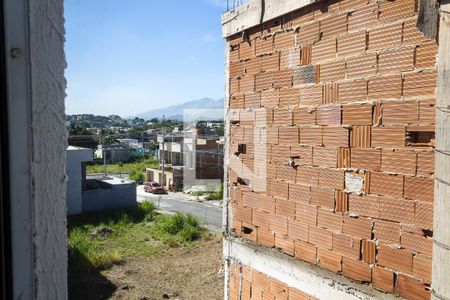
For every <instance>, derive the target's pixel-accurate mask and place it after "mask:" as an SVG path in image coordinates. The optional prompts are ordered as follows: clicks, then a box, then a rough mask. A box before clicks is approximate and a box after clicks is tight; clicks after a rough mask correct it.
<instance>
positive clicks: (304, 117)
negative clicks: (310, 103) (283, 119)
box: [293, 107, 316, 126]
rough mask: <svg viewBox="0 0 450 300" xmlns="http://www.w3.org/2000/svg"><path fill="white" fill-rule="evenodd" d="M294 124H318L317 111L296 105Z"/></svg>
mask: <svg viewBox="0 0 450 300" xmlns="http://www.w3.org/2000/svg"><path fill="white" fill-rule="evenodd" d="M293 114H294V125H300V126H302V125H314V124H316V111H315V110H309V109H307V108H299V107H296V108H294V110H293Z"/></svg>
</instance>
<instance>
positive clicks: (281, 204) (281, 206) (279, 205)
mask: <svg viewBox="0 0 450 300" xmlns="http://www.w3.org/2000/svg"><path fill="white" fill-rule="evenodd" d="M275 213H276V214H277V215H279V216H282V217H286V218H288V219H294V218H295V202H294V201H289V200H282V199H276V200H275Z"/></svg>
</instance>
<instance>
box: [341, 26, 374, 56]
mask: <svg viewBox="0 0 450 300" xmlns="http://www.w3.org/2000/svg"><path fill="white" fill-rule="evenodd" d="M366 47H367V36H366V32H365V31H360V32H355V33H350V34H347V35H344V36H341V37H339V38H338V39H337V52H338V56H339V57H347V56H354V55H360V54H363V53H364V52H365V51H366Z"/></svg>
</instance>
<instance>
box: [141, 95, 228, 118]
mask: <svg viewBox="0 0 450 300" xmlns="http://www.w3.org/2000/svg"><path fill="white" fill-rule="evenodd" d="M223 106H224V104H223V99H217V100H214V99H211V98H202V99H199V100H193V101H188V102H185V103H182V104H178V105H172V106H169V107H166V108H161V109H154V110H150V111H147V112H144V113H140V114H138V115H136V116H133V117H138V118H142V119H145V120H150V119H152V118H158V119H161V118H162V117H163V116H164V117H165V118H166V119H170V120H182V119H183V115H184V114H185V110H186V109H197V110H199V111H198V113H200V114H202V115H203V117H205V118H206V119H216V118H217V113H212V115H209V114H208V113H207V112H206V111H204V109H208V108H222V109H223ZM191 112H192V111H189V113H191ZM222 115H223V114H222Z"/></svg>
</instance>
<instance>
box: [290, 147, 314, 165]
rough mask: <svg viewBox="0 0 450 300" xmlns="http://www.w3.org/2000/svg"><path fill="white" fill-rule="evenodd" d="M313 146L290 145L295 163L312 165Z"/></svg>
mask: <svg viewBox="0 0 450 300" xmlns="http://www.w3.org/2000/svg"><path fill="white" fill-rule="evenodd" d="M312 151H313V147H310V146H297V145H291V156H292V157H294V158H295V161H296V163H300V165H309V166H310V165H312V160H313V152H312Z"/></svg>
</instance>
